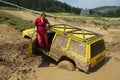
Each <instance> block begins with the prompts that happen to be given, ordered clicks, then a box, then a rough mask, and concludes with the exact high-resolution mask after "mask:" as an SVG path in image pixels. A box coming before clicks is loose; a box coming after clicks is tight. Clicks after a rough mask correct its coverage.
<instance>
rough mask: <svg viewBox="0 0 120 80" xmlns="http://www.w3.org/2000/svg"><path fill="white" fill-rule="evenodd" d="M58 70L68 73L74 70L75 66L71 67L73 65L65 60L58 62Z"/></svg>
mask: <svg viewBox="0 0 120 80" xmlns="http://www.w3.org/2000/svg"><path fill="white" fill-rule="evenodd" d="M58 68H60V69H65V70H68V71H74V70H75V66H74V65H73V63H72V62H70V61H67V60H63V61H61V62H59V64H58Z"/></svg>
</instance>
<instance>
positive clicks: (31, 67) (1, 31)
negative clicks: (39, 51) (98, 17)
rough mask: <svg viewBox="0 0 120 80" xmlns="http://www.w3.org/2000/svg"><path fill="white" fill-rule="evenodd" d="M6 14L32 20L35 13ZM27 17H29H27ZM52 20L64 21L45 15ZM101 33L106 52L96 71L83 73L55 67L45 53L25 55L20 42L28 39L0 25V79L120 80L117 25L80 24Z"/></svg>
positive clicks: (8, 27) (119, 32)
mask: <svg viewBox="0 0 120 80" xmlns="http://www.w3.org/2000/svg"><path fill="white" fill-rule="evenodd" d="M9 13H10V14H14V15H19V14H20V15H19V17H21V18H23V17H24V18H25V19H28V20H34V19H35V17H36V16H38V15H32V14H31V13H26V14H25V16H23V15H22V16H21V13H23V12H13V11H10V12H9ZM27 16H29V17H27ZM49 19H50V21H51V22H52V23H66V22H65V21H64V20H60V19H59V20H57V21H55V19H52V18H49ZM82 28H85V29H88V30H91V31H94V32H97V33H101V34H103V35H104V39H105V43H106V49H107V55H106V61H105V64H104V65H103V66H101V67H100V68H99V69H97V70H96V71H94V72H92V73H90V74H86V73H84V72H82V71H78V70H75V71H73V72H71V71H66V70H61V69H58V68H57V67H56V66H55V65H54V64H55V62H54V60H52V59H51V58H49V57H47V56H45V55H39V56H37V55H33V56H28V55H26V54H25V53H23V52H22V51H21V47H22V44H24V43H27V42H29V41H28V40H24V39H23V38H22V34H21V33H20V32H18V31H17V30H15V29H14V28H13V27H12V26H9V25H6V24H2V25H0V80H120V77H119V75H120V67H119V66H120V35H119V34H120V28H119V29H109V30H107V31H104V30H100V29H99V28H95V27H94V26H93V25H90V27H82Z"/></svg>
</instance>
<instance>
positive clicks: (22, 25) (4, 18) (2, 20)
mask: <svg viewBox="0 0 120 80" xmlns="http://www.w3.org/2000/svg"><path fill="white" fill-rule="evenodd" d="M0 24H9V25H12V26H14V27H15V29H17V30H19V31H23V30H25V29H28V28H31V27H33V22H32V21H27V20H23V19H21V18H18V17H16V16H13V15H10V14H8V13H5V12H2V11H0Z"/></svg>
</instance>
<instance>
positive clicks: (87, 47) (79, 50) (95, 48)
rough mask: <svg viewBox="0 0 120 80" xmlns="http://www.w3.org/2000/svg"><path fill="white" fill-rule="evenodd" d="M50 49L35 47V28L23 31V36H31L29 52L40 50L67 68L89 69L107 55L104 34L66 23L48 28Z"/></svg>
mask: <svg viewBox="0 0 120 80" xmlns="http://www.w3.org/2000/svg"><path fill="white" fill-rule="evenodd" d="M47 33H48V39H49V43H50V44H51V47H50V51H48V52H46V51H45V50H44V49H41V48H40V47H39V46H38V47H35V45H37V44H35V43H36V41H37V39H36V38H35V37H34V36H33V35H34V34H36V33H35V29H28V30H24V31H23V37H29V38H31V42H30V45H29V54H32V52H33V51H35V50H37V51H38V50H39V51H41V52H42V53H44V54H46V55H48V56H50V57H51V58H53V59H54V60H55V61H57V62H58V67H60V68H65V69H67V70H74V69H75V68H78V69H80V70H83V71H84V72H89V70H90V69H91V68H93V67H95V66H96V65H98V64H99V63H100V62H102V61H103V59H104V57H105V53H106V50H105V43H104V40H103V36H102V35H100V34H97V33H94V32H91V31H88V30H84V29H80V28H76V27H73V26H70V25H66V24H59V25H54V26H52V27H51V28H50V29H49V30H48V32H47Z"/></svg>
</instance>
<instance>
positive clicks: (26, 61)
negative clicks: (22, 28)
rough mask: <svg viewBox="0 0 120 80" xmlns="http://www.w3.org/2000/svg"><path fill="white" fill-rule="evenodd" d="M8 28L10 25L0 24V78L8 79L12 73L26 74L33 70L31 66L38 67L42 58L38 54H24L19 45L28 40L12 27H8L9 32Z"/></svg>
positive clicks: (2, 79) (1, 79)
mask: <svg viewBox="0 0 120 80" xmlns="http://www.w3.org/2000/svg"><path fill="white" fill-rule="evenodd" d="M8 28H10V26H8V25H0V31H1V34H0V36H3V38H2V39H0V80H8V79H9V78H11V77H12V75H13V74H16V75H19V74H24V75H26V74H28V73H30V72H31V71H33V72H34V70H33V68H34V67H38V65H39V64H40V62H41V60H42V58H41V57H40V56H35V55H33V56H29V55H27V54H24V53H23V52H22V51H21V47H22V45H23V44H24V43H28V42H29V40H23V38H22V35H21V34H20V33H19V32H17V31H16V30H15V29H13V28H10V30H11V31H9V32H8V31H6V29H8ZM14 34H15V35H16V36H14ZM6 35H7V36H6ZM18 80H19V78H18ZM20 80H24V79H20Z"/></svg>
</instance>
